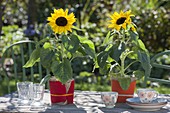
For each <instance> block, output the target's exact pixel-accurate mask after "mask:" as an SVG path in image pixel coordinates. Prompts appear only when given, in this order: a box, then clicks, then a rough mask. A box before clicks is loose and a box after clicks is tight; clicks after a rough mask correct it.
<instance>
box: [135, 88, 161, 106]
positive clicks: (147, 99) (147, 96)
mask: <svg viewBox="0 0 170 113" xmlns="http://www.w3.org/2000/svg"><path fill="white" fill-rule="evenodd" d="M137 95H138V97H139V99H140V101H141V102H142V103H151V102H152V101H153V100H155V99H157V97H158V95H159V93H158V92H157V91H155V90H153V89H138V90H137Z"/></svg>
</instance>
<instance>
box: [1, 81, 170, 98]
mask: <svg viewBox="0 0 170 113" xmlns="http://www.w3.org/2000/svg"><path fill="white" fill-rule="evenodd" d="M10 85H11V86H12V87H11V89H12V90H13V91H15V90H16V87H15V84H14V82H10ZM137 88H140V87H139V86H137ZM137 88H136V89H137ZM154 89H155V90H156V91H158V92H159V93H160V94H170V90H169V89H170V87H166V86H160V87H159V88H154ZM75 90H82V91H111V86H109V85H98V84H89V83H81V84H77V83H76V84H75ZM6 93H7V85H6V84H5V81H4V82H1V83H0V96H2V95H4V94H6Z"/></svg>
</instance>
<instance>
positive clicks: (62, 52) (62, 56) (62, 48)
mask: <svg viewBox="0 0 170 113" xmlns="http://www.w3.org/2000/svg"><path fill="white" fill-rule="evenodd" d="M55 38H56V40H59V38H58V36H57V35H56V34H55ZM59 45H60V47H61V48H60V50H61V58H62V59H61V60H62V61H63V58H64V45H63V44H62V43H59Z"/></svg>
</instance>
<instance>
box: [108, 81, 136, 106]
mask: <svg viewBox="0 0 170 113" xmlns="http://www.w3.org/2000/svg"><path fill="white" fill-rule="evenodd" d="M111 86H112V91H114V92H118V100H117V102H118V103H124V102H126V99H127V98H132V97H133V95H134V91H135V88H136V80H133V81H132V82H131V84H130V86H129V88H128V89H127V90H123V89H122V88H121V86H120V84H119V82H118V80H114V79H112V80H111Z"/></svg>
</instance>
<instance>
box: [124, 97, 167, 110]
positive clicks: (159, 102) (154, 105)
mask: <svg viewBox="0 0 170 113" xmlns="http://www.w3.org/2000/svg"><path fill="white" fill-rule="evenodd" d="M126 103H127V104H128V105H129V106H131V107H132V108H134V109H137V110H140V111H157V110H160V109H161V108H162V107H163V106H165V105H166V104H167V101H166V99H161V98H158V99H156V100H154V101H153V102H151V103H141V102H140V100H139V98H138V97H135V98H128V99H126Z"/></svg>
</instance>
